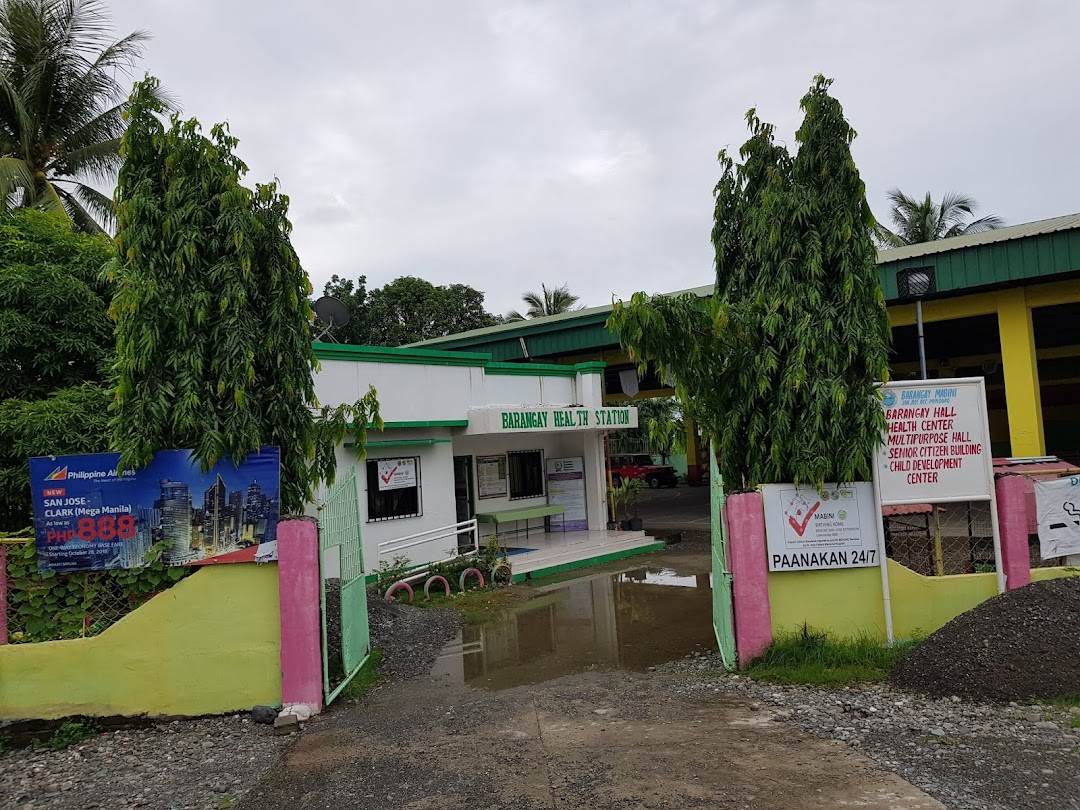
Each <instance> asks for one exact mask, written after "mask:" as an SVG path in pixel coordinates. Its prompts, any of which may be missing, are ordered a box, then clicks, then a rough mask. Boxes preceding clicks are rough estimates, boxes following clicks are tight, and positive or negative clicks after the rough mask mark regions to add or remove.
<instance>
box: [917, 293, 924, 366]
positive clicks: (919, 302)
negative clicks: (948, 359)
mask: <svg viewBox="0 0 1080 810" xmlns="http://www.w3.org/2000/svg"><path fill="white" fill-rule="evenodd" d="M915 326H916V327H917V329H918V332H919V379H920V380H925V379H926V338H925V337H924V336H923V322H922V299H921V298H916V299H915Z"/></svg>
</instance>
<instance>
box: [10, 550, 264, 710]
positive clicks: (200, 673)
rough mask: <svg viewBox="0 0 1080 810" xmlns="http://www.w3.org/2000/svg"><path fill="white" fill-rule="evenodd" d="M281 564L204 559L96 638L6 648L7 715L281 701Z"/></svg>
mask: <svg viewBox="0 0 1080 810" xmlns="http://www.w3.org/2000/svg"><path fill="white" fill-rule="evenodd" d="M277 574H278V569H277V564H276V563H269V564H265V565H256V564H254V563H232V564H225V565H207V566H203V567H202V568H201V569H200V570H199V571H197V572H196V573H194V574H192V575H191V576H190V577H188V578H187V579H184V580H182V581H180V582H179V583H177V584H176V585H174V586H173V587H172V588H170V589H169V590H168V591H165V592H164V593H161V594H158V595H157V596H155V597H154V598H153V599H151V600H150V601H149V602H147V603H146V604H145V605H143V606H142V607H140V608H138V609H137V610H135V611H133V612H132V613H129V614H128V615H127V616H125V617H124V618H123V619H121V620H120V621H119V622H117V623H116V624H114V625H113V626H112V627H110V628H108V629H107V630H105V632H103V633H101V634H100V635H98V636H95V637H93V638H84V639H72V640H70V641H47V642H42V643H39V644H11V645H7V646H4V647H0V719H28V718H47V719H52V718H58V717H65V716H68V715H74V714H84V715H93V716H109V715H139V714H147V715H151V716H153V715H199V714H218V713H221V712H228V711H233V710H237V709H250V708H251V707H252V706H254V705H256V704H259V703H278V702H280V701H281V625H280V618H279V615H278V576H277Z"/></svg>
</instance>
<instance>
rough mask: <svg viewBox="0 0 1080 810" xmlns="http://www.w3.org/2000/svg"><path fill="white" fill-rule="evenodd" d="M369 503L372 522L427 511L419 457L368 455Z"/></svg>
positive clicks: (370, 521)
mask: <svg viewBox="0 0 1080 810" xmlns="http://www.w3.org/2000/svg"><path fill="white" fill-rule="evenodd" d="M367 505H368V509H367V520H368V523H373V522H376V521H381V520H397V519H398V518H407V517H419V516H420V515H422V514H424V509H423V500H422V498H421V496H420V459H419V457H417V456H413V457H412V458H373V459H368V462H367Z"/></svg>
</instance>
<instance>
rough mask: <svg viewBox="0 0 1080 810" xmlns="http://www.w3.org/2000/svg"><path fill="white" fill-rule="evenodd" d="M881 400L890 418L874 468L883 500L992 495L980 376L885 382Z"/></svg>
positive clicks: (914, 501)
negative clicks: (875, 467) (886, 383)
mask: <svg viewBox="0 0 1080 810" xmlns="http://www.w3.org/2000/svg"><path fill="white" fill-rule="evenodd" d="M882 405H883V406H884V408H885V420H886V422H887V424H888V433H887V434H886V436H885V441H884V443H883V444H882V446H881V449H880V450H879V451H878V457H877V470H876V473H877V478H878V482H879V485H880V487H881V502H882V504H884V505H890V504H904V503H923V502H933V501H936V500H941V499H942V498H948V499H953V500H960V499H968V500H987V499H989V498H990V497H991V495H992V494H993V489H994V474H993V462H992V460H991V455H990V430H989V427H988V425H987V419H986V390H985V387H984V384H983V379H982V378H981V377H975V378H968V379H957V380H939V381H927V380H913V381H904V382H895V383H889V384H888V385H886V386H885V390H884V391H882Z"/></svg>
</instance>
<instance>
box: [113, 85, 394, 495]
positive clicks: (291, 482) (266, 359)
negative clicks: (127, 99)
mask: <svg viewBox="0 0 1080 810" xmlns="http://www.w3.org/2000/svg"><path fill="white" fill-rule="evenodd" d="M164 112H165V108H164V105H163V104H162V103H161V101H160V99H159V96H158V84H157V80H156V79H147V80H145V81H143V82H140V83H138V84H136V85H135V90H134V93H133V94H132V96H131V122H130V125H129V127H128V130H127V132H126V133H125V134H124V138H123V144H122V147H121V148H122V151H123V154H124V156H125V160H124V164H123V166H122V167H121V169H120V176H119V185H118V187H117V191H116V199H117V224H118V233H117V237H116V248H117V261H116V264H115V266H114V269H113V271H112V273H113V278H114V279H115V283H116V294H115V296H114V298H113V302H112V313H113V317H114V318H115V320H116V354H117V358H116V401H115V405H114V412H113V419H112V428H113V442H114V448H115V449H116V450H118V451H119V452H120V453H121V465H123V466H129V467H141V466H144V465H145V464H146V463H147V462H148V461H149V460H150V458H151V456H152V454H153V453H154V452H155V451H157V450H160V449H165V448H191V449H192V450H193V452H194V455H195V457H196V458H198V460H199V461H200V462H201V464H202V465H203V466H204V468H208V467H210V466H211V465H213V464H214V463H216V462H217V461H218V460H220V459H229V460H231V461H232V462H233V463H238V462H240V461H241V460H242V459H243V458H244V457H245V456H246V455H247V454H248V453H249V452H251V451H254V450H257V449H258V448H260V447H263V446H268V445H278V446H279V447H280V448H281V453H282V459H281V501H282V508H283V510H284V511H287V512H300V511H302V509H303V507H304V504H305V502H307V501H309V500H311V498H312V497H313V490H314V487H315V486H316V485H317V484H318V483H319V482H320V481H322V480H332V477H333V471H334V445H335V444H336V443H337V441H339V440H340V438H341V437H342V436H343V435H344V433H345V429H346V425H347V423H348V422H353V423H355V424H356V425H357V429H358V433H359V434H360V436H359V441H358V444H360V445H361V446H362V444H363V434H364V430H365V426H366V425H367V424H368V423H369V422H374V423H375V424H376V425H378V426H381V420H380V419H379V417H378V407H377V403H376V401H375V395H374V391H373V390H371V391H369V393H368V395H367V396H366V397H365V398H364V399H363V400H361V401H360V402H358V403H356V405H355V406H352V407H350V408H338V409H333V410H330V409H327V408H324V409H323V411H322V413H321V414H320V416H319V418H316V417H315V415H314V410H315V408H316V401H315V392H314V382H313V379H312V372H313V371H314V370H315V369H316V367H317V365H318V361H317V360H316V358H315V354H314V352H313V351H312V347H311V332H310V329H311V320H312V313H311V307H310V305H309V303H308V295H309V294H310V292H311V285H310V283H309V281H308V278H307V275H306V274H305V273H304V271H303V269H302V268H301V266H300V262H299V259H298V257H297V255H296V252H295V251H294V250H293V247H292V244H291V242H290V240H289V233H290V230H291V226H290V224H289V220H288V218H287V213H288V198H287V197H284V196H283V195H281V194H280V193H278V190H277V187H276V185H275V184H273V183H271V184H267V185H256V186H255V188H254V190H252V189H249V188H246V187H245V186H243V185H242V184H241V180H242V179H243V177H244V175H245V174H246V172H247V167H246V166H245V165H244V163H243V162H242V161H241V160H240V159H239V158H238V157H236V155H235V154H234V149H235V148H236V145H237V140H236V139H235V138H233V137H232V136H230V135H229V134H228V131H227V129H226V128H225V127H224V126H222V125H217V126H215V127H213V129H212V130H211V133H210V137H206V136H204V135H203V134H202V132H201V129H200V127H199V124H198V122H197V121H195V120H189V121H181V120H180V119H179V118H178V117H177V116H175V115H174V116H172V119H171V122H170V125H169V126H168V127H166V126H165V124H164V123H163V122H162V120H161V118H160V117H159V116H160V115H161V114H162V113H164Z"/></svg>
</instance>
